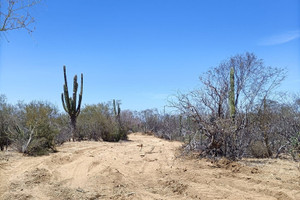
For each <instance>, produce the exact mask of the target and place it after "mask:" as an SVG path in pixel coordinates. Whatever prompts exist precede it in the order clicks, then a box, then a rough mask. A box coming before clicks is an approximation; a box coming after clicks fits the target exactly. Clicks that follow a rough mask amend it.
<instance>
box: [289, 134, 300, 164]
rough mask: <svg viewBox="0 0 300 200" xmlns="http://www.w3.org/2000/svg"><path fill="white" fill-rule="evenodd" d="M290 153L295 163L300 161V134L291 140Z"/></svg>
mask: <svg viewBox="0 0 300 200" xmlns="http://www.w3.org/2000/svg"><path fill="white" fill-rule="evenodd" d="M290 153H291V155H292V157H293V159H294V160H295V161H299V160H300V132H298V133H297V135H296V136H294V137H292V139H291V148H290Z"/></svg>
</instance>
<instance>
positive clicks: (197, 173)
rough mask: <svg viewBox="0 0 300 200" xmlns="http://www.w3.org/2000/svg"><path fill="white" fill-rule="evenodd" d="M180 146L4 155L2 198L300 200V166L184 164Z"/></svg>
mask: <svg viewBox="0 0 300 200" xmlns="http://www.w3.org/2000/svg"><path fill="white" fill-rule="evenodd" d="M141 144H142V145H141ZM181 145H182V144H181V143H180V142H170V141H165V140H161V139H158V138H155V137H153V136H151V135H142V134H131V135H130V136H129V141H127V142H120V143H107V142H88V141H85V142H70V143H66V144H64V145H62V146H61V147H59V148H58V150H59V152H58V153H54V154H50V155H49V156H42V157H26V156H23V155H21V154H18V153H12V152H5V153H3V152H1V154H0V180H1V181H0V199H5V200H6V199H8V200H16V199H22V200H23V199H36V200H40V199H49V200H65V199H70V200H73V199H89V200H92V199H143V200H144V199H164V200H168V199H208V200H210V199H261V200H263V199H274V200H276V199H278V200H283V199H288V200H289V199H291V200H296V199H300V171H299V169H298V168H297V163H294V162H292V161H288V160H272V159H260V160H257V159H245V160H242V161H239V162H230V161H229V160H226V159H220V160H218V161H216V162H211V161H207V160H196V159H185V158H183V157H177V156H176V155H177V154H176V153H175V152H176V150H177V149H178V148H179V147H180V146H181Z"/></svg>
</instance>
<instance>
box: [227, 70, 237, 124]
mask: <svg viewBox="0 0 300 200" xmlns="http://www.w3.org/2000/svg"><path fill="white" fill-rule="evenodd" d="M229 107H230V117H231V118H232V119H233V120H234V117H235V112H236V111H235V97H234V68H233V67H231V69H230V91H229Z"/></svg>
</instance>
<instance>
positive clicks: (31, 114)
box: [9, 101, 59, 155]
mask: <svg viewBox="0 0 300 200" xmlns="http://www.w3.org/2000/svg"><path fill="white" fill-rule="evenodd" d="M57 116H58V110H57V108H56V107H54V106H53V105H52V104H50V103H48V102H42V101H33V102H31V103H29V104H23V103H19V104H18V105H17V108H16V111H15V118H14V125H13V126H11V127H10V129H9V137H10V138H12V140H13V147H14V148H15V149H17V150H18V151H20V152H22V153H26V154H29V155H43V154H46V153H47V152H49V151H55V138H56V135H57V134H58V132H59V129H58V125H57V122H56V119H57Z"/></svg>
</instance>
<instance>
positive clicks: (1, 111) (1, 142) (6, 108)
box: [0, 95, 13, 151]
mask: <svg viewBox="0 0 300 200" xmlns="http://www.w3.org/2000/svg"><path fill="white" fill-rule="evenodd" d="M12 110H13V107H12V106H11V105H9V104H7V102H6V97H5V96H4V95H0V149H1V151H3V150H4V147H5V146H6V147H7V146H8V145H9V144H10V143H11V139H10V138H9V136H8V134H7V131H8V127H9V125H10V124H11V113H12Z"/></svg>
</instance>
